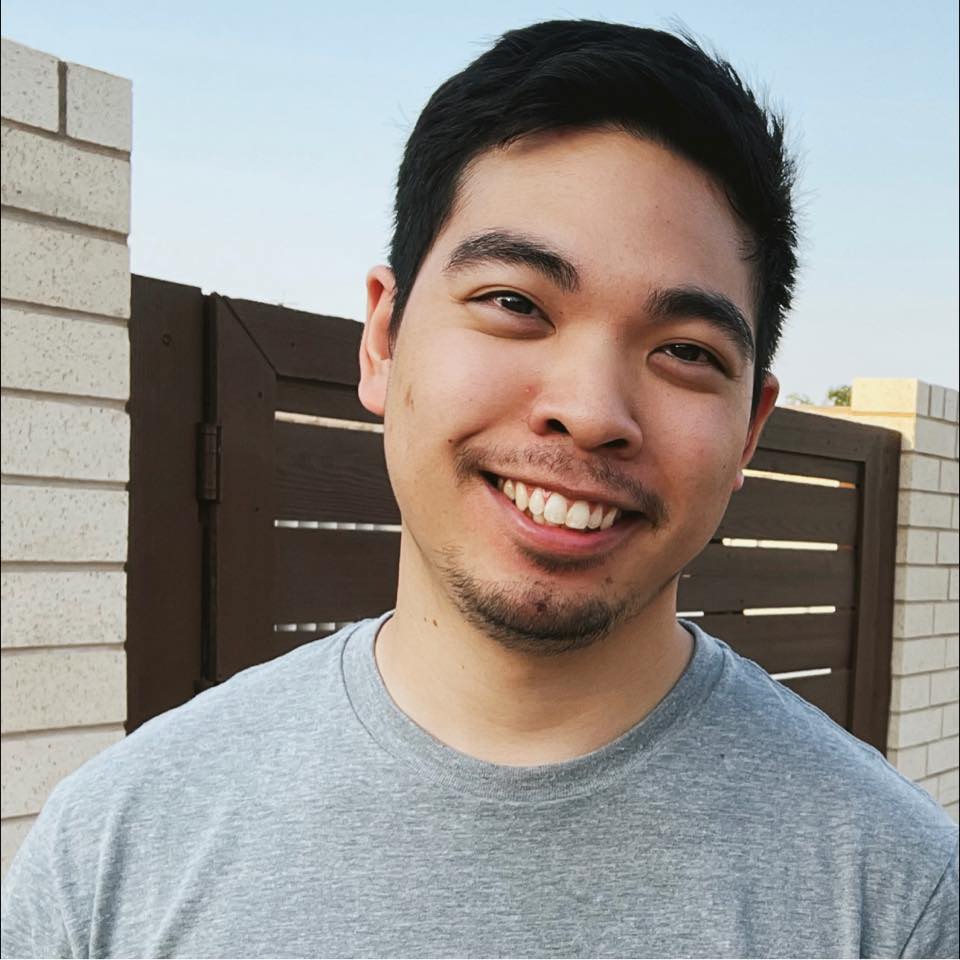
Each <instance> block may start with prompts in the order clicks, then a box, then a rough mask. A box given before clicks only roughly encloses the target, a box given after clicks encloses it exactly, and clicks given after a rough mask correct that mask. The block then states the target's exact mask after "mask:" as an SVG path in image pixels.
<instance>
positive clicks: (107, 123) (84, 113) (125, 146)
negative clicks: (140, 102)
mask: <svg viewBox="0 0 960 960" xmlns="http://www.w3.org/2000/svg"><path fill="white" fill-rule="evenodd" d="M132 130H133V104H132V96H131V85H130V81H129V80H126V79H124V78H123V77H115V76H113V74H110V73H103V72H102V71H100V70H93V69H91V68H90V67H84V66H81V65H80V64H77V63H68V64H67V136H69V137H76V138H77V139H78V140H89V141H90V142H91V143H100V144H103V145H104V146H106V147H115V148H116V149H117V150H126V151H127V152H128V153H129V151H130V142H131V134H132Z"/></svg>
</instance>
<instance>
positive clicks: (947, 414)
mask: <svg viewBox="0 0 960 960" xmlns="http://www.w3.org/2000/svg"><path fill="white" fill-rule="evenodd" d="M957 399H958V398H957V391H956V390H948V389H946V388H944V387H938V386H931V385H930V384H926V383H924V382H923V381H920V380H878V379H877V380H875V379H857V380H854V381H853V392H852V396H851V404H850V407H849V408H844V407H828V408H823V409H818V410H817V412H818V413H825V414H829V415H830V416H835V417H841V418H842V419H845V420H855V421H858V422H860V423H871V424H875V425H876V426H879V427H888V428H890V429H892V430H897V431H899V433H900V434H901V435H902V436H903V446H902V453H901V456H900V496H899V504H898V508H899V509H898V518H897V573H896V586H895V592H894V597H895V600H894V621H893V689H892V691H891V700H890V732H889V735H888V737H887V743H888V756H889V759H890V762H891V763H893V764H894V765H895V766H896V767H897V768H898V769H899V770H900V771H901V772H902V773H903V774H904V775H905V776H908V777H910V778H911V779H912V780H914V781H916V782H917V783H919V784H920V786H922V787H923V788H924V789H926V790H927V791H928V792H929V793H930V794H931V795H932V796H933V797H934V798H935V799H936V800H938V801H939V802H940V803H941V804H942V805H943V806H944V807H946V809H947V810H948V811H949V813H950V814H951V815H952V816H953V818H954V820H956V819H958V775H960V769H958V764H960V762H958V749H960V738H958V709H960V705H958V676H960V671H958V666H957V664H958V655H960V639H958V634H960V627H958V613H960V599H958V598H960V589H958V586H960V584H958V569H957V561H958V533H957V521H958V513H960V496H958V490H960V486H958V476H960V470H958V460H957V454H958V427H957Z"/></svg>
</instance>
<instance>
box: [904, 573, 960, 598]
mask: <svg viewBox="0 0 960 960" xmlns="http://www.w3.org/2000/svg"><path fill="white" fill-rule="evenodd" d="M949 587H950V572H949V571H948V570H947V568H946V567H912V566H907V567H897V569H896V572H895V574H894V583H893V595H894V597H895V598H896V599H897V600H946V599H947V591H948V590H949Z"/></svg>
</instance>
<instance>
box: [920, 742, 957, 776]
mask: <svg viewBox="0 0 960 960" xmlns="http://www.w3.org/2000/svg"><path fill="white" fill-rule="evenodd" d="M958 752H960V738H958V737H948V738H947V739H945V740H938V741H937V742H936V743H931V744H930V745H929V746H928V747H927V775H928V776H929V775H930V774H931V773H940V772H941V771H943V770H950V769H951V768H952V767H955V766H956V765H957V754H958Z"/></svg>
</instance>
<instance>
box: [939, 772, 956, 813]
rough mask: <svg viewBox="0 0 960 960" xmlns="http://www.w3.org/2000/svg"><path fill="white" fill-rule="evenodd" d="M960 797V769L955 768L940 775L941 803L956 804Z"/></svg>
mask: <svg viewBox="0 0 960 960" xmlns="http://www.w3.org/2000/svg"><path fill="white" fill-rule="evenodd" d="M958 797H960V769H956V768H954V769H953V770H948V771H947V772H946V773H941V774H940V802H941V803H943V804H947V803H955V802H956V800H957V798H958Z"/></svg>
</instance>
